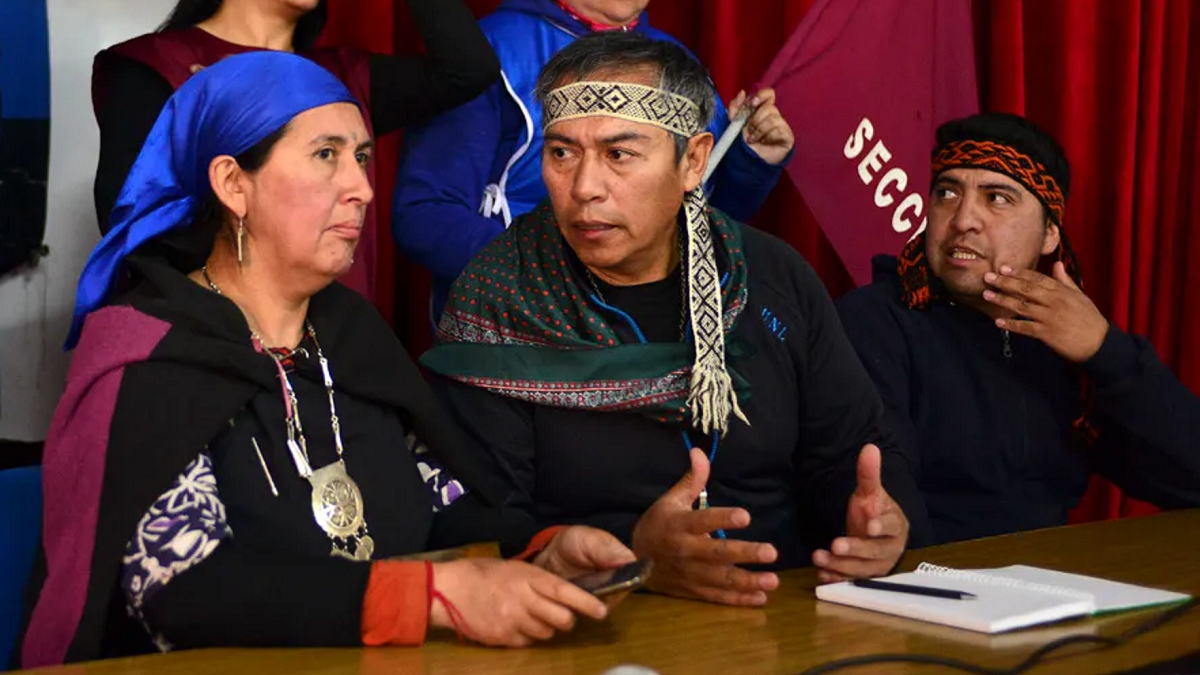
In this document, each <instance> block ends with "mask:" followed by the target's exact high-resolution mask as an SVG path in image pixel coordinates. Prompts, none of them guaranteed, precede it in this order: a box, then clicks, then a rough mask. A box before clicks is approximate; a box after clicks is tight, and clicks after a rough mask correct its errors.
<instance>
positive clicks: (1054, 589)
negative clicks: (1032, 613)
mask: <svg viewBox="0 0 1200 675" xmlns="http://www.w3.org/2000/svg"><path fill="white" fill-rule="evenodd" d="M917 574H928V575H930V576H934V577H942V578H946V579H959V580H962V581H969V582H971V583H977V584H983V585H985V586H1000V587H1004V588H1018V589H1023V590H1028V591H1037V592H1040V593H1048V594H1050V595H1058V596H1062V597H1064V598H1071V599H1072V600H1086V601H1088V602H1091V603H1095V602H1096V597H1095V596H1094V595H1092V594H1091V593H1085V592H1083V591H1076V590H1073V589H1070V588H1066V587H1064V586H1054V585H1052V584H1037V583H1031V582H1028V581H1023V580H1021V579H1013V578H1012V577H1002V576H996V575H993V574H984V573H982V572H968V571H966V570H956V569H954V568H953V567H943V566H941V565H932V564H930V563H924V562H923V563H921V564H920V565H917Z"/></svg>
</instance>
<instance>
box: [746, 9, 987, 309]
mask: <svg viewBox="0 0 1200 675" xmlns="http://www.w3.org/2000/svg"><path fill="white" fill-rule="evenodd" d="M972 30H973V28H972V22H971V2H970V0H819V1H818V2H817V3H816V4H815V5H813V7H812V8H811V9H809V11H808V13H807V14H806V15H805V17H804V20H803V21H802V22H801V23H800V25H799V26H798V27H797V29H796V32H795V33H794V34H793V35H792V37H791V38H790V39H789V40H788V42H787V44H785V45H784V47H783V50H782V51H781V52H780V53H779V56H777V57H776V58H775V61H774V62H773V63H772V64H771V67H770V68H769V69H768V70H767V72H766V74H765V75H764V76H763V78H762V80H761V84H762V86H768V87H774V88H775V90H776V93H777V97H778V105H779V109H780V111H781V112H782V113H783V115H784V117H785V118H786V119H787V120H788V122H789V123H790V124H791V125H792V129H793V130H794V132H795V135H796V151H795V154H794V155H793V157H792V161H791V164H790V165H789V166H788V175H789V176H790V177H791V179H792V181H793V182H794V183H795V184H796V187H797V188H798V189H799V190H800V193H801V194H802V195H803V197H804V201H805V202H806V203H807V204H808V206H809V208H810V209H811V210H812V213H813V215H814V216H815V217H816V218H817V220H818V222H820V224H821V228H822V229H823V230H824V231H825V235H826V236H827V237H829V240H830V242H831V243H832V244H833V246H834V248H835V249H836V250H837V252H838V255H839V256H841V258H842V261H843V262H844V263H845V265H846V269H847V270H848V271H849V272H850V275H851V276H852V277H853V278H854V280H855V282H856V283H858V284H859V285H862V284H865V283H869V282H870V280H871V271H870V259H871V256H873V255H876V254H879V253H890V254H896V253H899V252H900V249H901V248H903V246H904V244H905V243H906V242H907V241H908V239H909V238H911V237H913V236H915V235H916V234H917V233H918V232H920V231H921V230H923V229H924V227H925V217H926V201H927V199H928V196H929V179H930V175H929V173H930V172H929V161H930V153H931V151H932V150H933V143H934V131H935V130H936V129H937V126H938V125H939V124H941V123H942V122H945V121H946V120H949V119H954V118H956V117H963V116H966V115H970V114H972V113H974V112H976V111H977V110H978V108H979V102H978V95H977V92H976V87H975V55H974V51H973V46H972Z"/></svg>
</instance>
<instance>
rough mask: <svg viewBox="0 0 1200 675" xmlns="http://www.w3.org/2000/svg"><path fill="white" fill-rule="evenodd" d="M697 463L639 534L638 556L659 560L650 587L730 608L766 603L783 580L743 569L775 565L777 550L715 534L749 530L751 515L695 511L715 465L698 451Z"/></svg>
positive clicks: (636, 537)
mask: <svg viewBox="0 0 1200 675" xmlns="http://www.w3.org/2000/svg"><path fill="white" fill-rule="evenodd" d="M691 460H692V467H691V469H690V470H689V471H688V472H687V474H685V475H684V477H683V479H682V480H680V481H679V482H678V483H676V484H675V486H674V487H672V488H671V489H670V490H668V491H667V492H666V493H665V494H664V495H663V496H662V497H659V499H658V501H656V502H654V504H653V505H652V506H651V507H650V508H649V509H648V510H647V511H646V513H645V514H643V515H642V517H641V519H640V520H639V521H638V523H637V526H636V527H635V528H634V530H633V550H634V552H635V553H637V556H638V558H642V559H646V558H649V559H651V560H652V561H653V562H654V572H653V573H652V574H651V575H650V579H649V582H648V584H647V586H648V587H649V588H650V589H651V590H654V591H658V592H660V593H665V594H667V595H675V596H679V597H683V598H697V599H700V600H707V601H709V602H717V603H721V604H725V605H763V604H766V602H767V593H768V592H770V591H773V590H775V589H776V588H778V587H779V577H777V576H775V575H774V574H772V573H770V572H749V571H746V570H744V569H741V568H739V567H737V565H738V564H745V563H771V562H774V561H775V558H776V557H777V556H778V554H777V553H776V551H775V547H774V546H771V545H770V544H760V543H755V542H749V541H735V540H731V539H718V538H714V537H710V536H709V533H710V532H714V531H716V530H736V529H741V528H744V527H746V526H747V525H749V524H750V514H749V513H747V512H746V511H745V510H744V509H735V508H712V509H703V510H699V511H698V510H695V509H693V508H692V504H693V503H694V502H695V501H696V499H697V498H698V497H699V496H700V491H701V490H703V489H704V485H705V483H707V482H708V470H709V466H708V458H707V457H705V456H704V453H703V452H702V451H700V450H698V449H695V448H693V449H692V452H691Z"/></svg>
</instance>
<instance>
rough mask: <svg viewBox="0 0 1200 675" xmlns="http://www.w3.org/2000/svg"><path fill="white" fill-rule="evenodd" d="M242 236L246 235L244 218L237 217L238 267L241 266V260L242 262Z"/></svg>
mask: <svg viewBox="0 0 1200 675" xmlns="http://www.w3.org/2000/svg"><path fill="white" fill-rule="evenodd" d="M244 234H246V217H245V216H238V231H237V253H238V264H239V265H241V264H242V260H243V254H242V235H244Z"/></svg>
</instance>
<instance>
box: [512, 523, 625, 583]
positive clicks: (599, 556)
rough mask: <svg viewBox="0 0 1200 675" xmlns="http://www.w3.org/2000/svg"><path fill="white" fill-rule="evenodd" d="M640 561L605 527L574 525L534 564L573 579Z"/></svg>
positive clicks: (555, 538) (555, 539)
mask: <svg viewBox="0 0 1200 675" xmlns="http://www.w3.org/2000/svg"><path fill="white" fill-rule="evenodd" d="M634 560H636V558H635V557H634V555H633V551H630V550H629V549H628V548H626V547H625V544H622V543H621V540H620V539H617V538H616V537H614V536H612V535H611V534H609V533H608V532H605V531H604V530H598V529H596V528H594V527H584V526H582V525H574V526H572V527H568V528H565V529H563V530H562V531H561V532H559V533H558V534H557V535H555V537H554V538H553V539H551V540H550V544H549V545H548V546H546V548H544V549H542V551H541V553H539V554H538V555H537V557H536V558H534V560H533V564H534V565H537V566H538V567H541V568H542V569H545V570H549V571H551V572H553V573H555V574H557V575H558V576H560V577H563V578H565V579H571V578H573V577H577V576H579V575H581V574H586V573H588V572H599V571H601V570H610V569H615V568H617V567H620V566H622V565H625V564H628V563H631V562H633V561H634Z"/></svg>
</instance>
